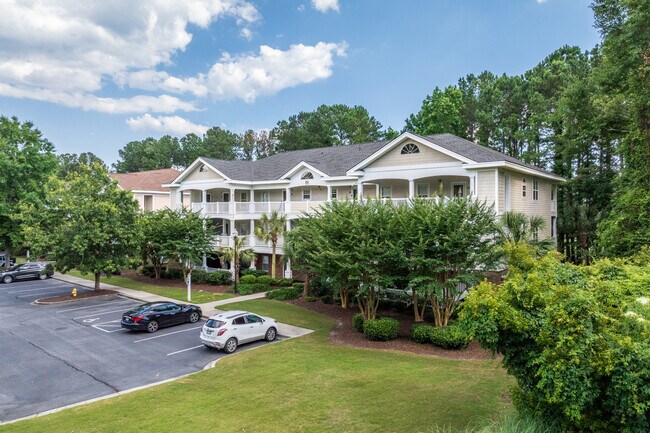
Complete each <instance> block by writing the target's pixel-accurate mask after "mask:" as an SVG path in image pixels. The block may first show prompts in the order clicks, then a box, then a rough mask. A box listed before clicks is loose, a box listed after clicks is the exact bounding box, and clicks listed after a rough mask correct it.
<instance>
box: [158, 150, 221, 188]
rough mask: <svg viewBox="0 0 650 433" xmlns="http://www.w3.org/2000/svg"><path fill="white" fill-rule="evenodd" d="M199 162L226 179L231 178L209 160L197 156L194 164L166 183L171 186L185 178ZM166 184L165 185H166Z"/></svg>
mask: <svg viewBox="0 0 650 433" xmlns="http://www.w3.org/2000/svg"><path fill="white" fill-rule="evenodd" d="M199 164H203V165H205V166H206V167H208V168H209V169H210V170H212V171H214V172H215V173H216V174H218V175H219V176H221V177H223V178H224V179H225V180H230V178H229V177H228V176H226V175H225V174H223V173H222V172H220V171H219V170H217V169H216V168H214V167H213V166H211V165H210V164H209V163H208V162H207V161H205V160H204V159H203V158H201V157H199V158H196V160H195V161H194V162H193V163H192V164H190V166H189V167H187V168H186V169H185V170H183V171H182V172H181V173H180V174H179V175H178V176H176V179H174V180H172V182H171V183H169V184H166V185H170V186H171V185H177V184H178V182H180V181H182V180H183V179H185V177H187V175H189V174H190V173H191V172H192V171H194V169H195V168H196V166H197V165H199ZM166 185H163V186H166Z"/></svg>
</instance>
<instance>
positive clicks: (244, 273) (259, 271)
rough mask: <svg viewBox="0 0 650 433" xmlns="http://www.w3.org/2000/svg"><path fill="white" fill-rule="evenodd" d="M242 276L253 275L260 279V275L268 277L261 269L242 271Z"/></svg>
mask: <svg viewBox="0 0 650 433" xmlns="http://www.w3.org/2000/svg"><path fill="white" fill-rule="evenodd" d="M241 274H242V276H244V275H253V276H254V277H261V276H262V275H268V273H267V272H266V271H262V270H261V269H250V268H248V269H244V270H243V271H241Z"/></svg>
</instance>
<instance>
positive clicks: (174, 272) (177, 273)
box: [161, 268, 183, 280]
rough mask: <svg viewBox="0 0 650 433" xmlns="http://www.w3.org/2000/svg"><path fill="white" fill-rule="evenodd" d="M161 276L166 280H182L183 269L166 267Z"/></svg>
mask: <svg viewBox="0 0 650 433" xmlns="http://www.w3.org/2000/svg"><path fill="white" fill-rule="evenodd" d="M161 277H162V278H164V279H166V280H182V279H183V270H182V269H181V268H167V270H166V271H165V272H164V273H163V274H162V275H161Z"/></svg>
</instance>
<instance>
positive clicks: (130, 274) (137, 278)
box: [107, 269, 230, 293]
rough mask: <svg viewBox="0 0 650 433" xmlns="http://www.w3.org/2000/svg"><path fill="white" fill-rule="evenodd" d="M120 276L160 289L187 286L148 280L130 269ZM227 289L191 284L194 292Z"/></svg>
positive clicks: (214, 291) (173, 282)
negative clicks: (159, 287)
mask: <svg viewBox="0 0 650 433" xmlns="http://www.w3.org/2000/svg"><path fill="white" fill-rule="evenodd" d="M121 276H122V277H125V278H129V279H131V280H133V281H137V282H139V283H143V284H152V285H154V286H161V287H174V288H177V289H187V286H186V285H185V282H184V281H180V280H166V279H164V278H160V279H157V280H156V279H155V278H150V277H147V276H145V275H140V274H138V273H137V272H136V271H134V270H132V269H129V270H124V271H122V275H121ZM110 282H111V281H110V279H109V280H108V281H107V283H109V284H110ZM229 289H230V286H213V285H212V284H196V283H194V282H192V290H196V291H204V292H213V293H227V292H228V290H229Z"/></svg>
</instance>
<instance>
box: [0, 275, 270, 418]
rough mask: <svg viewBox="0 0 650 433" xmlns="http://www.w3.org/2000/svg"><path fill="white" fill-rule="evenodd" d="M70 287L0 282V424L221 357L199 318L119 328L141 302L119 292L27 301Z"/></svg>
mask: <svg viewBox="0 0 650 433" xmlns="http://www.w3.org/2000/svg"><path fill="white" fill-rule="evenodd" d="M72 288H73V285H71V284H69V283H65V282H62V281H59V280H55V279H48V280H45V281H38V280H36V281H21V282H14V283H12V284H0V366H1V368H0V422H4V421H9V420H13V419H17V418H22V417H25V416H28V415H32V414H36V413H40V412H43V411H47V410H50V409H55V408H58V407H62V406H66V405H70V404H73V403H78V402H81V401H85V400H88V399H92V398H96V397H101V396H105V395H108V394H113V393H116V392H119V391H125V390H128V389H131V388H135V387H138V386H142V385H147V384H151V383H155V382H160V381H162V380H165V379H170V378H174V377H178V376H182V375H184V374H189V373H193V372H196V371H199V370H202V369H203V368H204V367H205V365H206V364H208V363H210V362H211V361H214V360H215V359H218V358H220V357H223V356H225V354H224V353H223V352H220V351H216V350H212V349H208V348H206V347H204V346H203V345H202V344H201V340H200V339H199V332H200V328H201V326H202V325H203V323H204V320H201V321H200V322H198V323H194V324H190V323H187V324H183V325H178V326H173V327H170V328H163V329H161V330H159V331H158V332H156V333H154V334H148V333H143V332H133V331H127V330H125V329H122V328H121V327H120V318H121V314H122V313H123V312H124V311H126V310H128V309H129V308H131V307H133V306H136V305H139V304H141V303H142V302H140V301H136V300H133V299H129V298H126V297H122V296H119V295H115V296H109V297H98V298H94V299H92V298H91V299H80V300H78V301H74V302H72V303H64V304H58V305H33V304H32V302H33V301H34V300H36V299H39V298H43V297H48V296H57V295H62V294H66V293H70V291H71V290H72ZM77 290H78V291H80V292H81V291H86V290H90V289H85V288H81V287H77ZM263 344H269V343H266V342H258V343H251V344H247V345H244V346H242V347H241V348H239V349H237V351H240V350H246V349H250V348H253V347H256V346H260V345H263Z"/></svg>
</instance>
